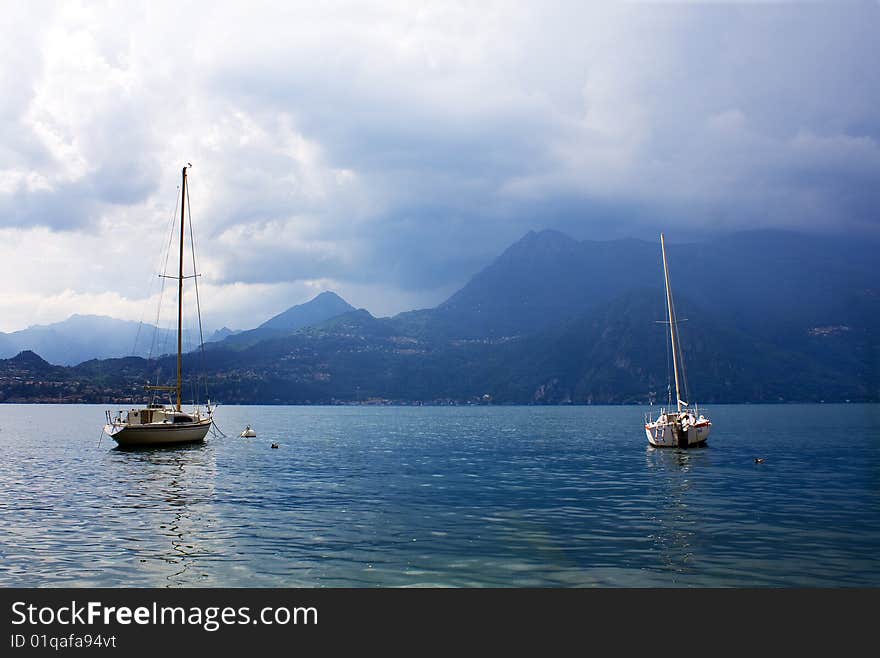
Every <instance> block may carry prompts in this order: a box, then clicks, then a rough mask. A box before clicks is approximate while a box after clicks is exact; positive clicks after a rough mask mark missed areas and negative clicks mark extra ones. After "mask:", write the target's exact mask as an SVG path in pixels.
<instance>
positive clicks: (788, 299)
mask: <svg viewBox="0 0 880 658" xmlns="http://www.w3.org/2000/svg"><path fill="white" fill-rule="evenodd" d="M667 251H668V255H669V267H670V280H671V285H672V288H673V291H674V294H675V300H676V307H677V312H678V315H679V317H680V318H687V321H686V322H683V323H682V329H681V335H682V343H683V349H684V353H685V358H686V362H687V366H688V371H687V374H688V379H689V383H690V389H691V395H692V396H694V401H698V402H701V403H712V402H781V401H822V400H825V401H844V400H853V401H856V400H860V401H863V400H878V399H880V383H878V382H880V346H878V340H877V327H878V326H880V324H878V320H880V287H878V281H880V277H878V274H880V270H878V265H877V260H876V257H875V254H876V245H874V244H869V243H865V242H857V241H850V240H843V239H837V240H831V239H826V238H820V237H812V236H803V235H798V234H793V233H786V232H780V231H772V232H771V231H754V232H747V233H739V234H735V235H731V236H727V237H725V238H723V239H717V240H714V241H708V242H693V243H678V244H667ZM662 286H663V271H662V265H661V259H660V249H659V244H656V243H651V242H645V241H640V240H634V239H627V240H614V241H592V240H584V241H578V240H575V239H573V238H571V237H569V236H567V235H565V234H562V233H559V232H556V231H541V232H530V233H528V234H527V235H525V236H524V237H523V238H522V239H521V240H519V241H518V242H516V243H515V244H513V245H511V246H510V247H509V248H508V249H507V250H506V251H504V253H502V254H501V255H500V256H499V257H498V258H497V259H495V260H494V261H493V262H492V263H490V264H489V265H488V266H487V267H486V268H485V269H484V270H482V271H481V272H479V273H478V274H477V275H475V276H474V277H473V278H472V279H471V280H470V281H469V282H468V283H467V284H466V285H465V286H464V287H463V288H462V289H460V290H459V291H458V292H456V293H455V294H453V295H452V296H451V297H450V298H449V299H448V300H446V301H445V302H443V303H442V304H440V305H439V306H437V307H435V308H432V309H422V310H417V311H409V312H406V313H401V314H399V315H397V316H394V317H391V318H376V317H373V316H372V315H371V314H370V313H369V312H368V311H366V310H364V309H360V310H355V309H354V308H353V307H351V306H350V305H349V304H347V302H345V301H344V300H342V299H341V298H340V297H338V296H337V295H335V294H333V293H323V294H322V295H319V296H318V297H317V298H315V299H314V300H312V301H311V302H308V303H307V304H304V305H300V306H298V307H293V308H291V309H288V310H287V311H285V312H283V313H281V314H279V315H277V316H275V317H274V318H271V319H270V320H268V321H267V322H265V323H263V325H261V326H259V327H257V328H256V329H253V330H250V331H245V332H240V333H236V334H233V335H228V336H225V337H221V338H222V339H220V340H218V341H216V342H214V343H211V344H210V345H208V348H209V349H206V351H205V354H204V355H199V354H195V353H194V354H189V355H187V356H186V359H185V361H186V363H185V372H188V373H192V372H195V371H200V372H203V373H204V374H205V375H206V379H207V381H208V384H209V389H210V391H211V396H212V398H213V399H218V400H221V401H223V402H227V403H236V402H238V403H333V402H357V401H360V402H366V401H372V402H382V401H397V402H438V401H445V402H450V401H454V402H494V403H521V404H558V403H563V404H569V403H570V404H584V403H594V404H595V403H646V402H649V401H652V400H656V401H658V402H663V401H665V400H666V397H667V394H668V383H669V378H668V372H667V371H668V368H667V352H666V343H667V340H666V328H665V326H664V325H663V324H659V323H658V321H663V320H664V317H665V309H664V303H665V297H664V292H663V288H662ZM35 351H36V352H38V353H39V349H37V350H35ZM41 356H45V355H42V354H41ZM49 360H51V358H50V359H49ZM173 371H174V360H173V358H170V357H164V358H160V359H154V360H152V361H147V360H145V359H142V358H138V357H128V358H124V359H94V360H90V361H87V362H85V363H81V364H80V365H78V366H76V367H72V368H62V367H58V366H51V365H49V364H48V363H47V362H46V361H43V359H41V358H39V357H37V356H36V354H23V355H19V356H17V357H15V358H12V359H6V360H0V396H3V399H5V400H7V401H17V400H18V401H36V400H43V399H53V400H57V399H61V400H70V401H89V402H105V401H110V400H114V401H120V402H127V401H129V400H139V399H142V395H143V394H142V385H143V382H144V381H145V380H148V379H149V380H155V379H156V378H157V376H158V377H159V378H160V379H161V378H167V377H168V376H169V374H171V373H173ZM28 382H30V383H28Z"/></svg>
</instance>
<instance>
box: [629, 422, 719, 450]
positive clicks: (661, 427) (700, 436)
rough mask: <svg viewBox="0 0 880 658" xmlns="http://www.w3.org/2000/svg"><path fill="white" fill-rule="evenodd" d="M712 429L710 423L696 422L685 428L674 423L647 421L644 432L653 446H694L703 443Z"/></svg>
mask: <svg viewBox="0 0 880 658" xmlns="http://www.w3.org/2000/svg"><path fill="white" fill-rule="evenodd" d="M711 431H712V423H710V422H705V423H697V424H695V425H691V426H690V427H688V428H687V429H686V430H685V429H683V428H682V427H681V426H680V425H677V424H676V423H659V422H657V423H647V424H646V425H645V434H646V435H647V437H648V443H650V444H651V445H652V446H654V447H655V448H694V447H696V446H700V445H704V444H705V443H706V440H707V439H708V438H709V433H710V432H711Z"/></svg>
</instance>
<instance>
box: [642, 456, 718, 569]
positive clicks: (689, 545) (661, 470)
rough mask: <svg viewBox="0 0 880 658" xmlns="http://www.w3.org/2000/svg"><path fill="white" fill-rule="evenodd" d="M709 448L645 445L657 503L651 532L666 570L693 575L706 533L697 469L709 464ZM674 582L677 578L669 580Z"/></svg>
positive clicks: (646, 460)
mask: <svg viewBox="0 0 880 658" xmlns="http://www.w3.org/2000/svg"><path fill="white" fill-rule="evenodd" d="M710 461H711V451H710V450H697V451H694V450H693V449H691V450H687V449H678V448H674V449H672V450H669V449H666V450H663V449H658V448H655V447H653V446H650V445H649V446H648V447H646V448H645V462H646V466H647V469H648V471H649V472H651V471H653V476H652V477H650V478H649V488H650V490H649V496H650V498H651V499H652V500H656V501H658V504H657V506H656V507H655V508H653V511H652V513H651V525H652V526H654V527H655V528H656V531H655V532H654V533H653V534H652V535H651V536H650V539H651V540H652V543H653V545H654V555H655V559H656V561H658V562H659V567H660V568H661V569H662V570H663V571H664V572H665V573H667V574H669V573H678V574H681V576H682V577H685V576H689V577H693V576H694V575H695V573H694V571H695V570H694V568H693V564H694V560H695V559H696V553H697V546H698V544H699V539H700V536H701V535H702V533H703V523H702V520H701V518H700V515H699V512H698V510H699V507H698V505H696V504H695V501H696V499H697V498H698V496H699V495H700V481H699V479H697V478H695V477H694V475H695V473H694V471H695V469H699V468H700V467H707V466H709V462H710ZM670 584H672V585H673V586H674V585H675V584H676V583H675V580H674V579H673V582H672V583H670Z"/></svg>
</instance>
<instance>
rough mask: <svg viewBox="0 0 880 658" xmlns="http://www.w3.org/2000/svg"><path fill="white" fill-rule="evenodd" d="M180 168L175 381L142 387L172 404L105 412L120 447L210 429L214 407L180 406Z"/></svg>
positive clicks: (193, 436) (175, 439) (185, 439)
mask: <svg viewBox="0 0 880 658" xmlns="http://www.w3.org/2000/svg"><path fill="white" fill-rule="evenodd" d="M191 166H192V165H189V164H187V166H185V167H184V168H183V173H182V176H183V182H182V184H181V192H180V268H179V273H178V275H177V276H176V277H169V278H174V279H177V384H176V385H174V386H149V385H148V386H146V387H145V388H146V389H147V390H151V391H169V392H170V391H174V392H175V393H176V402H175V404H169V405H165V404H159V403H155V402H151V403H150V404H147V405H145V406H143V407H135V408H132V409H129V410H128V411H119V412H117V415H116V416H115V417H114V416H113V414H112V412H110V411H107V412H105V415H106V420H107V424H106V425H104V432H105V433H106V434H107V435H108V436H109V437H111V438H112V439H113V440H114V441H116V442H117V443H118V444H119V445H120V446H167V445H175V444H185V443H200V442H202V441H204V440H205V436H206V435H207V434H208V431H209V430H210V429H211V424H212V423H213V414H214V409H213V408H212V407H211V403H210V401H209V402H208V404H207V406H206V408H205V410H204V411H203V410H202V409H200V408H198V407H196V408H194V409H193V410H192V411H191V412H184V411H183V410H182V409H181V390H182V381H183V281H184V279H185V278H189V277H184V275H183V239H184V220H185V218H186V207H187V205H188V204H187V202H188V200H189V198H188V196H187V191H186V170H187V169H188V168H189V167H191Z"/></svg>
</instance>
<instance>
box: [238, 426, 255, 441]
mask: <svg viewBox="0 0 880 658" xmlns="http://www.w3.org/2000/svg"><path fill="white" fill-rule="evenodd" d="M256 435H257V433H256V432H255V431H254V430H252V429H251V426H250V425H245V428H244V429H243V430H242V431H241V434H239V436H240V437H241V438H243V439H252V438H254V437H255V436H256Z"/></svg>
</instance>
